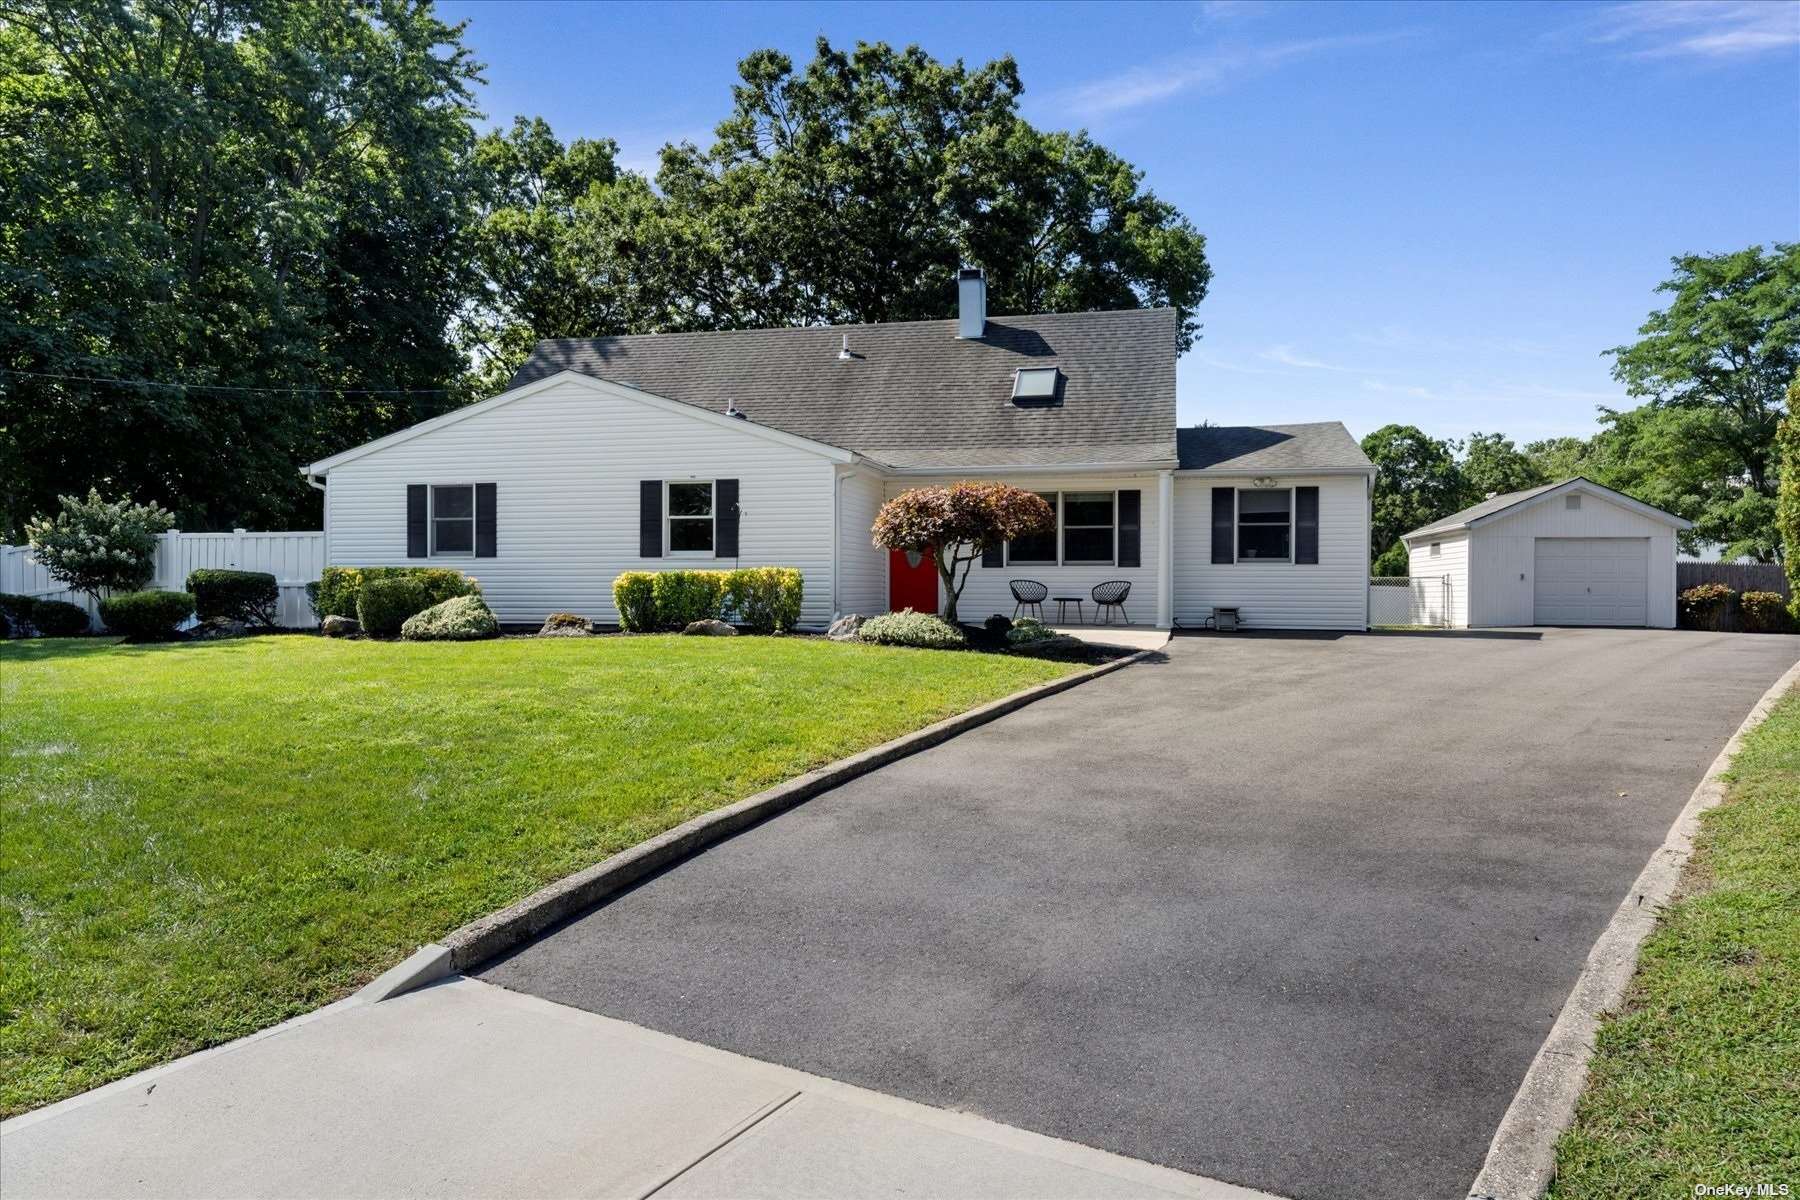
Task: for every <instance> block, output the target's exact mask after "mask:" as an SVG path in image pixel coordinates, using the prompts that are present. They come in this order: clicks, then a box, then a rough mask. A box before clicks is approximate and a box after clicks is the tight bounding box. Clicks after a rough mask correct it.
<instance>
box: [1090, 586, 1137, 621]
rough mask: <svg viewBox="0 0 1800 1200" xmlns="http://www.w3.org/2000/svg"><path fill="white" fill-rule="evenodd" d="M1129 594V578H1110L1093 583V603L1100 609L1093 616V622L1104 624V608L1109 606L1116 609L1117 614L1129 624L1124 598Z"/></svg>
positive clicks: (1129, 619)
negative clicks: (1103, 581) (1102, 581)
mask: <svg viewBox="0 0 1800 1200" xmlns="http://www.w3.org/2000/svg"><path fill="white" fill-rule="evenodd" d="M1130 595H1131V581H1130V580H1129V579H1110V580H1108V581H1107V582H1105V583H1100V584H1095V585H1094V591H1093V597H1094V603H1095V604H1096V605H1098V606H1099V609H1100V611H1099V614H1098V615H1097V616H1096V617H1095V618H1094V624H1096V625H1104V624H1106V610H1107V609H1109V608H1113V609H1117V610H1118V612H1119V616H1120V617H1122V618H1124V621H1125V624H1127V625H1129V624H1131V614H1130V613H1128V612H1126V611H1125V600H1126V598H1127V597H1129V596H1130Z"/></svg>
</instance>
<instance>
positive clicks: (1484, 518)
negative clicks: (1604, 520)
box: [1400, 475, 1694, 541]
mask: <svg viewBox="0 0 1800 1200" xmlns="http://www.w3.org/2000/svg"><path fill="white" fill-rule="evenodd" d="M1567 492H1583V493H1585V494H1587V495H1590V496H1594V497H1595V498H1597V499H1600V500H1604V501H1606V502H1607V503H1609V504H1616V505H1618V506H1619V507H1620V508H1623V509H1627V510H1629V511H1631V512H1634V513H1637V514H1638V515H1639V516H1644V517H1648V518H1650V519H1651V520H1653V521H1661V522H1662V523H1663V524H1665V525H1669V526H1671V527H1673V528H1675V529H1692V528H1693V527H1694V523H1693V522H1692V521H1690V520H1688V519H1687V518H1685V517H1678V516H1676V515H1675V514H1674V513H1672V512H1664V511H1663V510H1662V509H1660V508H1657V507H1656V506H1655V505H1651V504H1645V503H1644V502H1643V501H1642V500H1634V499H1632V498H1631V497H1630V496H1627V495H1626V494H1625V493H1624V492H1616V491H1614V490H1613V489H1612V488H1609V487H1605V486H1603V485H1601V484H1598V483H1595V482H1594V481H1593V480H1591V479H1589V478H1587V477H1586V476H1585V475H1577V476H1575V477H1574V478H1572V479H1565V480H1563V481H1562V482H1560V483H1546V484H1543V485H1542V486H1540V487H1534V488H1524V489H1522V490H1520V491H1516V492H1503V493H1501V494H1500V495H1498V496H1490V497H1488V498H1487V499H1486V500H1483V501H1482V502H1481V503H1479V504H1471V505H1470V506H1469V507H1468V508H1465V509H1463V510H1461V511H1460V512H1454V513H1451V514H1450V515H1449V516H1447V517H1444V518H1442V519H1441V520H1437V521H1433V522H1432V523H1431V524H1429V525H1422V526H1420V527H1419V528H1417V529H1415V530H1413V531H1412V532H1411V533H1403V534H1401V535H1400V538H1401V540H1402V541H1410V540H1412V539H1413V538H1419V537H1424V536H1426V535H1427V534H1433V533H1447V532H1449V531H1451V530H1453V529H1473V528H1475V527H1476V526H1479V525H1484V524H1487V523H1488V522H1491V521H1494V520H1496V519H1498V518H1500V517H1502V516H1513V515H1515V514H1516V513H1519V512H1522V511H1524V510H1525V509H1527V508H1530V507H1532V506H1533V505H1537V504H1542V503H1544V502H1545V501H1547V500H1549V499H1551V498H1552V497H1555V496H1560V495H1563V494H1564V493H1567Z"/></svg>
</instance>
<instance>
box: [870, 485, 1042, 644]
mask: <svg viewBox="0 0 1800 1200" xmlns="http://www.w3.org/2000/svg"><path fill="white" fill-rule="evenodd" d="M1055 525H1056V514H1055V513H1054V512H1052V511H1051V509H1050V504H1049V502H1048V501H1046V500H1045V499H1044V498H1043V497H1042V496H1040V495H1038V494H1037V493H1036V492H1028V491H1025V490H1024V489H1023V488H1016V487H1013V486H1011V485H1010V484H1005V483H957V484H952V485H951V486H950V487H923V488H913V489H912V490H911V491H906V492H902V493H900V494H899V495H898V496H895V497H894V498H893V499H892V500H889V501H888V502H887V503H886V504H884V505H882V506H881V511H880V512H879V513H877V514H875V525H874V528H873V530H872V532H873V534H874V538H875V544H876V545H877V546H881V547H883V548H884V549H887V550H899V551H902V552H909V551H910V552H917V553H920V554H927V553H928V554H930V555H931V557H932V561H933V562H935V563H936V564H937V572H938V578H940V579H942V580H943V581H944V597H945V599H944V620H946V621H949V622H950V623H951V624H955V623H956V602H957V600H958V599H959V598H961V596H962V590H963V585H964V584H965V583H967V582H968V580H969V568H970V566H972V565H973V564H974V562H975V560H976V559H978V558H980V557H981V555H982V552H983V551H984V550H991V549H993V548H994V547H996V546H999V545H1001V544H1003V543H1005V542H1009V541H1011V540H1013V539H1014V538H1021V537H1028V536H1030V535H1032V534H1035V533H1048V532H1049V531H1050V530H1051V529H1053V528H1054V527H1055Z"/></svg>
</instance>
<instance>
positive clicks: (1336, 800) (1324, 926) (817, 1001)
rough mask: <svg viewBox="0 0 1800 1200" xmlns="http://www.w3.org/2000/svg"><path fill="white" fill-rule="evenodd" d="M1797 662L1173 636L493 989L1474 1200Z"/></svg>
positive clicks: (992, 1111) (541, 957)
mask: <svg viewBox="0 0 1800 1200" xmlns="http://www.w3.org/2000/svg"><path fill="white" fill-rule="evenodd" d="M1796 657H1800V638H1788V637H1768V636H1762V637H1757V636H1746V635H1721V634H1703V633H1684V632H1673V631H1626V630H1581V631H1577V630H1545V631H1541V632H1535V631H1534V632H1518V633H1505V634H1500V633H1495V634H1485V635H1483V634H1471V635H1467V636H1442V635H1426V636H1396V635H1387V636H1383V635H1366V636H1365V635H1356V636H1343V637H1335V638H1329V637H1328V638H1317V639H1314V638H1301V637H1294V638H1284V637H1242V636H1240V637H1235V638H1233V637H1205V638H1200V637H1196V638H1182V639H1178V640H1176V641H1175V642H1174V643H1172V644H1171V646H1170V647H1169V651H1168V658H1167V661H1166V662H1163V663H1160V664H1153V665H1145V666H1140V667H1133V668H1131V669H1129V670H1126V671H1122V672H1119V673H1116V674H1114V675H1111V676H1107V677H1105V678H1102V679H1100V680H1097V681H1095V682H1093V683H1090V684H1086V685H1084V686H1082V687H1080V688H1076V689H1074V690H1073V691H1070V692H1067V693H1064V694H1062V695H1059V696H1056V697H1054V698H1052V699H1049V700H1046V701H1043V702H1040V703H1038V704H1036V705H1033V706H1031V707H1029V708H1027V709H1024V710H1022V711H1021V712H1018V713H1015V714H1013V715H1011V716H1008V717H1006V718H1003V719H1001V720H1000V721H997V722H995V723H993V724H991V725H988V726H986V727H983V728H982V729H979V730H977V731H974V732H972V733H969V734H965V735H963V736H962V737H959V738H957V739H955V740H953V741H951V742H949V743H947V744H945V745H943V746H940V747H938V748H936V749H933V750H930V751H928V752H926V753H923V754H920V755H917V756H915V757H913V758H910V759H906V760H904V761H902V762H899V763H896V764H894V765H892V766H890V767H887V768H884V769H883V770H881V771H878V772H876V773H874V774H872V775H869V776H866V777H864V778H863V779H861V780H858V781H856V782H854V783H852V784H849V785H847V786H845V787H843V788H841V789H839V790H837V791H835V792H832V793H829V794H827V795H825V796H821V797H819V798H817V799H815V800H813V801H811V802H809V803H808V804H806V805H803V806H802V807H800V808H798V809H796V810H794V811H792V812H790V813H787V814H786V815H783V816H781V817H778V818H776V819H774V820H772V821H770V822H768V823H766V824H764V825H761V826H759V827H757V828H755V829H752V830H750V831H748V832H746V833H744V834H741V835H739V836H738V837H736V838H734V839H732V840H731V841H729V842H726V843H724V844H721V845H719V846H716V847H714V848H713V849H710V850H708V851H706V852H705V853H704V854H702V855H700V856H698V857H697V858H695V859H693V860H691V861H689V862H687V863H685V864H682V865H680V866H678V867H676V868H674V869H672V870H671V871H669V872H667V873H665V874H663V875H661V876H658V877H656V878H653V879H651V880H649V881H647V882H645V883H644V884H642V885H640V886H639V887H638V888H636V889H635V890H634V891H632V892H630V893H627V894H625V895H623V896H621V897H619V898H617V899H615V900H613V901H612V902H611V903H609V904H606V905H604V906H603V907H601V908H599V909H596V910H595V911H593V912H591V913H588V914H586V915H584V916H582V917H580V918H578V919H576V920H574V921H572V922H570V923H568V924H566V925H565V926H563V927H561V928H559V929H557V930H553V931H551V932H550V933H548V934H546V935H545V936H544V937H543V938H541V939H539V940H538V941H536V942H534V943H532V944H530V945H528V946H526V947H524V948H523V949H521V950H519V951H518V952H516V953H514V954H513V955H511V956H510V957H508V958H506V959H503V960H500V961H498V962H496V963H494V964H492V965H490V966H489V967H488V968H487V969H485V970H484V971H482V972H481V974H482V975H483V977H484V978H486V979H487V980H488V981H490V982H494V983H499V984H502V985H504V986H506V987H509V988H514V989H517V990H521V991H526V992H532V993H535V994H537V995H539V996H542V997H545V998H548V999H550V1000H554V1001H559V1002H562V1003H565V1004H570V1005H575V1006H578V1007H581V1008H585V1009H589V1010H592V1011H594V1012H599V1013H604V1014H607V1015H609V1016H614V1017H620V1018H623V1019H625V1020H627V1021H631V1022H634V1023H637V1024H641V1025H645V1026H649V1027H651V1028H653V1029H658V1030H663V1031H666V1032H670V1033H674V1034H677V1035H680V1036H682V1037H686V1038H690V1039H694V1040H697V1041H701V1042H705V1043H709V1044H711V1045H715V1046H720V1047H724V1048H726V1049H729V1050H734V1051H738V1052H740V1053H743V1054H747V1055H750V1056H753V1057H756V1058H761V1059H766V1060H770V1061H773V1062H776V1063H781V1064H784V1065H787V1066H792V1067H797V1068H801V1069H803V1070H807V1071H812V1072H816V1073H818V1074H821V1075H825V1076H829V1077H832V1078H835V1079H840V1080H844V1081H847V1082H850V1083H854V1084H859V1085H861V1086H864V1087H868V1088H873V1089H876V1090H879V1091H883V1092H888V1093H892V1094H896V1095H899V1096H903V1097H907V1098H910V1099H913V1100H919V1101H923V1102H925V1103H928V1104H931V1105H936V1106H940V1107H944V1108H951V1109H964V1110H969V1111H972V1112H975V1113H977V1114H980V1115H982V1116H985V1117H989V1118H992V1119H994V1120H998V1121H1002V1122H1005V1123H1008V1124H1012V1125H1018V1126H1023V1127H1025V1128H1027V1129H1031V1130H1035V1131H1038V1132H1041V1133H1047V1134H1051V1135H1054V1136H1058V1137H1062V1138H1067V1139H1070V1140H1073V1141H1077V1142H1082V1143H1086V1144H1089V1145H1093V1146H1098V1147H1101V1148H1103V1149H1106V1150H1111V1151H1115V1152H1118V1153H1121V1154H1126V1155H1129V1156H1132V1157H1134V1158H1140V1159H1147V1160H1149V1161H1152V1162H1156V1163H1161V1164H1165V1165H1168V1166H1173V1167H1178V1168H1181V1169H1183V1170H1186V1171H1191V1172H1196V1173H1198V1174H1202V1175H1207V1176H1212V1177H1215V1178H1220V1179H1225V1180H1229V1181H1232V1182H1237V1183H1244V1184H1249V1185H1252V1186H1255V1187H1259V1188H1264V1189H1267V1190H1270V1191H1273V1192H1276V1193H1279V1194H1281V1195H1286V1196H1294V1197H1326V1196H1330V1197H1341V1196H1374V1195H1381V1196H1408V1197H1415V1196H1416V1197H1437V1196H1462V1195H1464V1194H1465V1193H1466V1189H1467V1187H1468V1185H1469V1183H1470V1182H1471V1180H1472V1179H1473V1178H1474V1175H1475V1172H1476V1170H1477V1168H1478V1167H1479V1165H1480V1163H1481V1160H1482V1157H1483V1155H1484V1154H1485V1152H1486V1149H1487V1144H1488V1141H1489V1139H1490V1138H1491V1137H1492V1134H1493V1130H1494V1126H1495V1125H1496V1123H1497V1122H1498V1121H1499V1119H1500V1117H1501V1115H1502V1113H1503V1112H1504V1111H1505V1109H1506V1106H1507V1104H1508V1103H1509V1102H1510V1100H1511V1097H1512V1094H1513V1091H1514V1090H1515V1089H1516V1088H1517V1086H1518V1083H1519V1080H1520V1078H1521V1077H1522V1076H1523V1075H1524V1072H1525V1069H1526V1067H1527V1066H1528V1065H1529V1063H1530V1061H1531V1059H1532V1057H1533V1055H1534V1054H1535V1053H1536V1050H1537V1047H1538V1045H1539V1044H1540V1042H1541V1041H1542V1040H1543V1038H1544V1035H1545V1034H1546V1033H1547V1032H1548V1030H1549V1028H1550V1025H1551V1023H1552V1021H1553V1020H1554V1018H1555V1015H1556V1013H1557V1011H1558V1009H1559V1008H1560V1007H1561V1005H1562V1003H1563V1000H1564V999H1565V997H1566V996H1567V994H1568V991H1569V988H1570V986H1571V984H1572V983H1573V981H1574V978H1575V976H1576V973H1577V972H1578V971H1579V969H1580V967H1581V964H1582V962H1583V960H1584V958H1585V956H1586V953H1587V950H1588V948H1589V946H1590V945H1591V944H1592V942H1593V941H1594V939H1595V937H1596V936H1597V935H1598V934H1599V932H1600V930H1601V928H1602V927H1603V926H1604V924H1605V923H1606V921H1607V919H1608V918H1609V916H1610V915H1611V912H1612V910H1613V908H1614V907H1615V906H1616V905H1617V904H1618V903H1619V901H1620V900H1621V899H1622V898H1623V897H1624V894H1625V892H1626V890H1627V888H1628V887H1629V885H1630V883H1631V881H1632V880H1633V879H1634V878H1635V877H1636V875H1637V872H1638V871H1639V870H1640V869H1641V868H1642V866H1643V864H1644V862H1645V860H1646V859H1647V858H1648V856H1649V855H1650V853H1651V851H1652V850H1653V849H1654V848H1655V847H1656V846H1657V845H1659V844H1660V843H1661V841H1662V838H1663V836H1664V834H1665V832H1666V830H1667V828H1668V826H1669V824H1670V822H1671V821H1672V820H1673V819H1674V817H1675V815H1676V814H1677V813H1678V812H1679V811H1680V809H1681V807H1682V805H1683V804H1684V803H1685V802H1686V800H1687V797H1688V795H1689V793H1690V792H1691V791H1692V789H1693V787H1694V785H1695V784H1696V783H1697V782H1699V780H1700V777H1701V775H1702V774H1703V772H1704V771H1705V768H1706V766H1707V765H1708V763H1709V762H1710V761H1711V759H1712V757H1713V756H1714V754H1716V753H1717V751H1718V749H1719V747H1720V746H1722V745H1723V744H1724V742H1725V740H1726V739H1727V738H1728V737H1729V736H1730V734H1731V732H1732V730H1733V729H1735V728H1736V726H1737V724H1738V722H1739V721H1740V720H1741V719H1742V718H1743V715H1744V713H1745V712H1747V711H1748V710H1749V708H1750V706H1751V705H1752V704H1753V703H1754V702H1755V700H1756V699H1757V697H1758V696H1760V695H1761V694H1762V692H1763V691H1764V689H1766V688H1767V687H1768V686H1769V685H1770V684H1771V683H1772V682H1774V680H1775V679H1776V678H1777V677H1778V676H1779V675H1780V673H1781V672H1782V671H1783V670H1784V669H1785V668H1786V667H1787V666H1788V665H1789V664H1790V663H1792V662H1793V661H1794V660H1795V658H1796Z"/></svg>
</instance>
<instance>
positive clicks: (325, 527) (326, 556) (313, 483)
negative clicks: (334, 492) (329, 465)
mask: <svg viewBox="0 0 1800 1200" xmlns="http://www.w3.org/2000/svg"><path fill="white" fill-rule="evenodd" d="M305 475H306V482H307V485H308V486H309V487H316V488H318V489H319V491H321V492H323V493H324V494H325V499H324V502H323V503H321V504H320V505H319V513H320V517H319V540H320V541H321V542H322V543H323V544H322V545H321V546H320V548H319V557H320V558H321V559H322V560H323V561H322V562H321V563H320V564H319V565H320V566H321V567H328V566H330V565H331V493H330V492H329V491H327V490H326V487H325V485H326V484H327V483H328V482H330V481H329V480H328V479H327V478H326V477H325V476H323V475H316V474H314V473H313V472H311V471H307V472H305Z"/></svg>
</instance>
